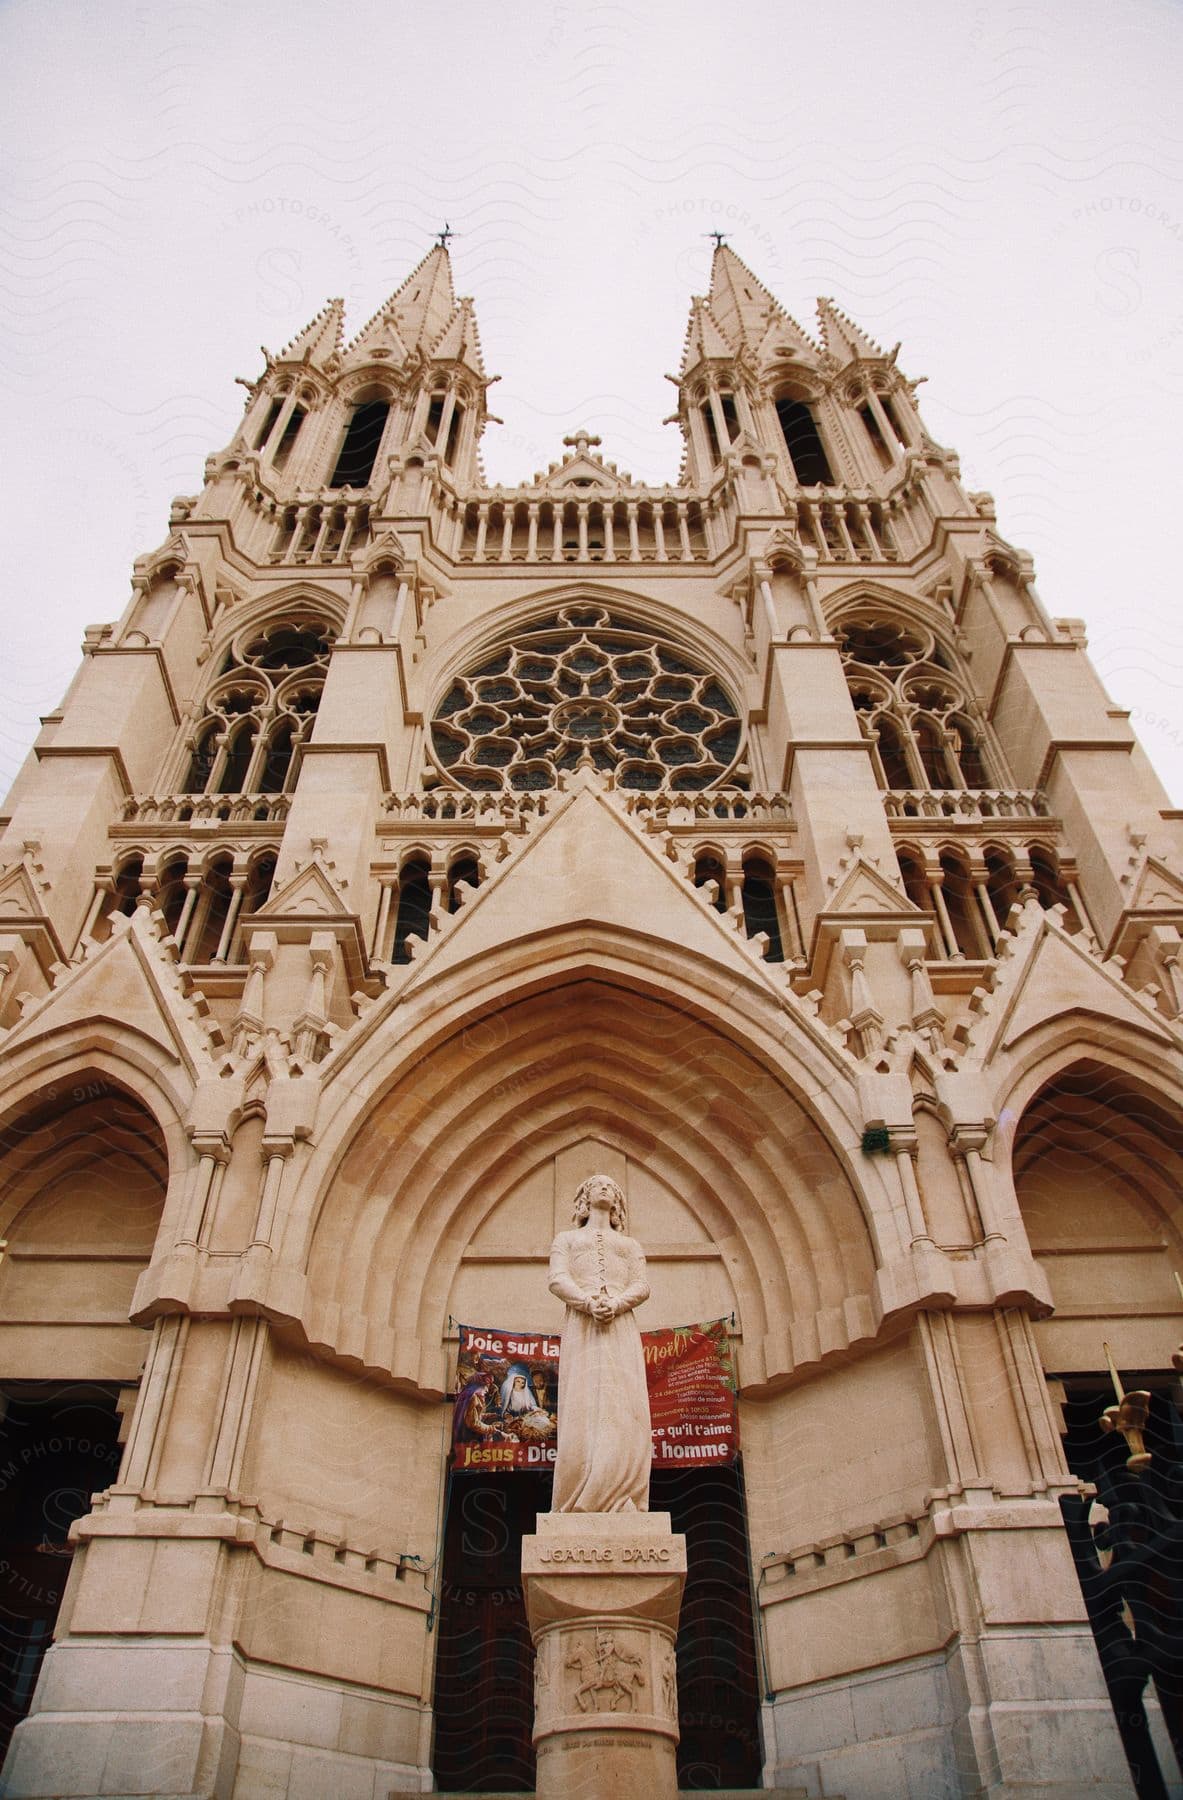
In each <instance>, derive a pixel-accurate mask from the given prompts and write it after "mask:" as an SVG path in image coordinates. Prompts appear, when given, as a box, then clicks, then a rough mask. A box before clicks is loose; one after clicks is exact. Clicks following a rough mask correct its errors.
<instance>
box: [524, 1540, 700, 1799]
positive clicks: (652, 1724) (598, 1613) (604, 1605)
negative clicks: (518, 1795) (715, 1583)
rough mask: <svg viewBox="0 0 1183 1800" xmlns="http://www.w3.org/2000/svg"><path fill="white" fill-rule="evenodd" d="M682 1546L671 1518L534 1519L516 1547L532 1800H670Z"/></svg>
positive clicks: (672, 1792)
mask: <svg viewBox="0 0 1183 1800" xmlns="http://www.w3.org/2000/svg"><path fill="white" fill-rule="evenodd" d="M685 1579H686V1540H685V1538H684V1537H681V1536H677V1537H676V1536H675V1535H674V1533H673V1532H672V1531H671V1530H670V1520H669V1514H668V1513H641V1512H617V1513H540V1514H539V1516H538V1530H537V1534H536V1535H534V1536H532V1537H526V1538H523V1540H522V1582H523V1585H524V1587H525V1592H526V1613H527V1617H528V1618H529V1621H530V1631H531V1634H532V1636H533V1639H534V1656H535V1662H534V1742H535V1744H536V1746H537V1749H538V1779H537V1785H536V1787H535V1792H536V1793H538V1794H548V1795H555V1796H557V1795H565V1796H568V1797H569V1800H605V1797H606V1796H611V1800H673V1797H674V1796H676V1794H677V1792H678V1775H677V1766H676V1762H675V1755H674V1752H675V1747H676V1745H677V1742H678V1684H677V1664H676V1661H675V1657H674V1642H675V1639H676V1637H677V1632H678V1612H679V1609H680V1607H681V1604H682V1587H683V1584H684V1582H685Z"/></svg>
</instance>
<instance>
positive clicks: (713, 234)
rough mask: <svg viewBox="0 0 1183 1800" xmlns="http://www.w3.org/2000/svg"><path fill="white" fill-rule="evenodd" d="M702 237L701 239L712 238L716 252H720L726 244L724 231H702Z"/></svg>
mask: <svg viewBox="0 0 1183 1800" xmlns="http://www.w3.org/2000/svg"><path fill="white" fill-rule="evenodd" d="M702 235H703V237H709V238H714V240H715V249H716V250H721V249H722V248H723V246H724V244H725V243H726V242H727V234H726V232H724V231H704V232H703V234H702Z"/></svg>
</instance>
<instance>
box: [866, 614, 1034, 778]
mask: <svg viewBox="0 0 1183 1800" xmlns="http://www.w3.org/2000/svg"><path fill="white" fill-rule="evenodd" d="M835 635H836V636H837V638H838V641H839V644H840V645H841V649H842V662H843V666H844V668H845V671H846V680H847V685H848V686H849V688H850V694H851V698H852V700H853V701H854V707H855V711H856V713H857V714H858V720H859V727H860V729H861V731H862V733H863V736H864V737H866V738H869V739H870V742H871V744H872V746H873V750H874V759H875V767H876V774H877V776H878V778H879V784H880V786H881V787H884V788H895V789H902V790H912V791H915V790H924V789H926V790H930V791H931V790H933V789H944V788H960V789H974V790H980V789H983V788H996V787H1004V786H1005V785H1006V780H1005V777H1004V775H1003V771H1002V768H1001V757H1000V755H999V752H998V750H997V748H996V747H995V746H994V745H993V744H989V745H988V743H987V732H986V728H985V726H984V725H983V724H982V723H981V722H980V721H979V719H978V718H977V716H976V711H977V709H976V706H975V704H974V701H973V699H972V697H971V695H970V693H969V690H968V686H967V683H966V682H965V680H964V679H963V677H962V676H961V674H960V672H959V671H958V670H957V669H956V668H955V667H954V662H953V657H952V655H951V654H950V652H949V651H948V650H946V648H945V647H944V645H943V644H941V642H940V641H939V639H938V638H937V637H936V635H935V633H934V632H932V631H930V630H928V629H927V628H926V627H923V626H919V625H913V624H911V623H907V624H906V623H903V622H902V621H900V620H898V619H892V618H890V617H887V616H884V615H883V614H880V613H870V612H868V613H864V614H860V615H858V616H857V617H855V618H851V619H848V620H846V621H844V622H843V623H842V624H841V625H839V626H838V627H836V631H835Z"/></svg>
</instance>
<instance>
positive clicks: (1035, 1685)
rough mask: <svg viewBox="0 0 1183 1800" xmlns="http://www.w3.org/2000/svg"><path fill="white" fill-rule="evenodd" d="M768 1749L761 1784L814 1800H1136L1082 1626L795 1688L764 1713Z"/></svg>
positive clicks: (984, 1642)
mask: <svg viewBox="0 0 1183 1800" xmlns="http://www.w3.org/2000/svg"><path fill="white" fill-rule="evenodd" d="M1147 1710H1148V1712H1150V1713H1151V1715H1152V1724H1153V1712H1154V1708H1153V1707H1151V1706H1148V1709H1147ZM764 1741H765V1744H766V1746H767V1752H768V1761H767V1764H766V1779H768V1780H770V1781H779V1782H793V1781H796V1782H803V1783H804V1784H805V1786H806V1789H807V1791H808V1793H809V1794H810V1795H811V1796H823V1795H824V1796H830V1795H833V1794H838V1793H842V1794H845V1795H846V1796H847V1800H955V1797H956V1796H959V1795H963V1796H970V1795H972V1796H978V1797H981V1796H988V1797H989V1800H1011V1797H1012V1796H1013V1797H1015V1800H1017V1797H1018V1796H1022V1800H1080V1797H1081V1796H1083V1795H1086V1794H1087V1795H1088V1796H1090V1800H1133V1793H1134V1789H1133V1783H1132V1782H1131V1780H1130V1775H1129V1769H1128V1767H1127V1764H1126V1761H1125V1757H1124V1755H1123V1753H1122V1748H1121V1741H1120V1739H1119V1737H1118V1733H1117V1726H1116V1724H1115V1722H1114V1718H1113V1711H1112V1708H1111V1706H1110V1704H1109V1700H1108V1697H1107V1695H1106V1693H1105V1689H1104V1685H1103V1683H1102V1680H1101V1672H1100V1666H1099V1664H1098V1662H1097V1655H1096V1650H1095V1648H1094V1646H1093V1643H1092V1639H1091V1637H1090V1635H1089V1633H1088V1631H1087V1628H1083V1629H1078V1628H1076V1627H1069V1628H1065V1627H1059V1628H1056V1627H1044V1628H1026V1629H1011V1630H1006V1631H1000V1632H996V1633H991V1634H988V1635H987V1636H985V1637H983V1638H982V1639H981V1640H980V1641H979V1642H978V1643H977V1644H974V1645H965V1646H957V1647H955V1648H953V1649H952V1650H951V1651H949V1652H948V1653H947V1654H943V1655H934V1656H927V1657H916V1658H913V1659H911V1660H909V1661H907V1662H900V1663H893V1664H890V1665H888V1666H886V1667H881V1668H877V1669H865V1670H860V1671H857V1672H855V1673H852V1674H850V1675H844V1676H839V1677H835V1678H834V1679H833V1680H830V1681H823V1682H816V1683H812V1684H810V1685H809V1686H807V1687H806V1686H803V1687H800V1688H795V1689H793V1690H792V1691H791V1692H788V1693H784V1694H781V1695H778V1696H777V1698H776V1699H775V1700H774V1701H772V1702H771V1703H770V1704H769V1705H768V1706H767V1707H766V1708H765V1720H764ZM1163 1762H1164V1768H1169V1767H1170V1760H1169V1756H1168V1757H1166V1758H1164V1759H1163ZM1168 1780H1169V1777H1168ZM1173 1796H1174V1790H1172V1800H1173Z"/></svg>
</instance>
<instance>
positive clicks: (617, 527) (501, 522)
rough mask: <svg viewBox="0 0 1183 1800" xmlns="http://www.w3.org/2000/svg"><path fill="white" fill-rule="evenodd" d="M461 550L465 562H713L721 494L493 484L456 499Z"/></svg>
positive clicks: (457, 542)
mask: <svg viewBox="0 0 1183 1800" xmlns="http://www.w3.org/2000/svg"><path fill="white" fill-rule="evenodd" d="M452 507H453V515H454V521H455V533H456V539H455V551H454V554H455V556H456V558H457V560H458V561H459V562H466V563H527V564H533V563H543V564H546V563H552V564H553V563H585V562H606V563H620V562H626V563H628V562H631V563H637V562H654V563H686V562H707V561H709V560H710V557H711V555H712V549H711V543H710V534H709V531H708V521H709V520H710V519H711V518H712V517H713V515H714V513H715V512H716V511H717V510H718V500H717V498H710V497H703V498H699V497H697V496H693V495H691V494H689V493H688V492H686V491H685V490H678V489H664V490H663V489H660V488H654V489H651V490H648V491H643V492H641V493H639V494H631V495H628V496H621V497H617V496H613V495H611V494H601V495H596V496H591V495H581V496H579V497H576V496H574V495H573V494H572V493H571V490H570V489H569V488H568V489H566V490H560V491H556V492H554V493H553V494H552V493H550V492H547V491H546V490H540V489H528V488H527V489H512V488H511V489H505V490H500V489H494V490H490V491H489V492H488V493H485V494H478V495H476V496H475V497H473V498H471V499H461V498H460V497H459V496H457V497H456V498H455V500H454V501H453V503H452Z"/></svg>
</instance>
